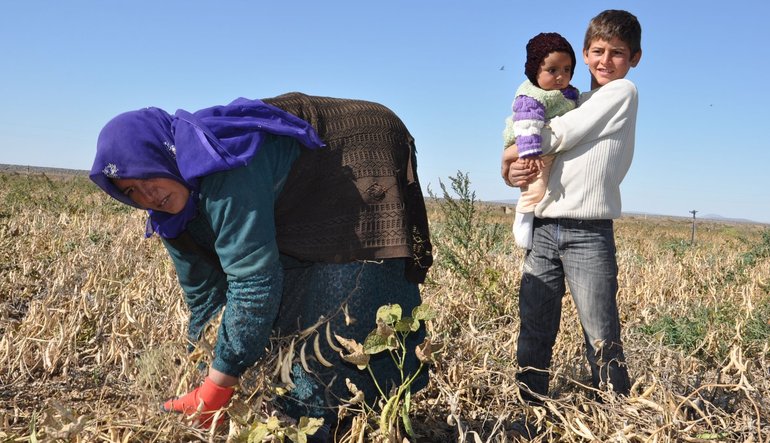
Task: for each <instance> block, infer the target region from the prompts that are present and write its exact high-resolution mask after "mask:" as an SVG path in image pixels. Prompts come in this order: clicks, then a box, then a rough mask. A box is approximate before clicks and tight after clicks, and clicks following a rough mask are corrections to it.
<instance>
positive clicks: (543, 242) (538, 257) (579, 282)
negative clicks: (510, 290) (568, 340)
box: [516, 218, 630, 399]
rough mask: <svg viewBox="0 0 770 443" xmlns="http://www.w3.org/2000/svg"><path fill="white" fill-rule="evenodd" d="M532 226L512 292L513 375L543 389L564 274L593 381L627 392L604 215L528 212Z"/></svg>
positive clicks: (609, 229) (611, 241)
mask: <svg viewBox="0 0 770 443" xmlns="http://www.w3.org/2000/svg"><path fill="white" fill-rule="evenodd" d="M534 227H535V230H534V236H533V244H532V249H531V250H529V251H527V255H526V258H525V259H524V267H523V274H522V278H521V289H520V292H519V315H520V318H521V330H520V332H519V340H518V349H517V352H516V356H517V359H518V362H519V367H520V368H521V372H520V373H519V374H518V375H517V377H518V379H519V381H521V382H522V383H524V384H525V385H527V387H528V388H529V389H530V390H531V391H533V392H535V393H537V394H540V395H547V394H548V381H549V372H548V368H549V367H550V366H551V357H552V355H553V346H554V343H555V342H556V335H557V334H558V332H559V322H560V320H561V307H562V297H564V295H565V292H566V286H565V281H566V284H568V285H569V289H570V292H571V293H572V298H573V299H574V301H575V306H576V307H577V313H578V317H579V318H580V324H581V325H582V326H583V336H584V338H585V343H586V356H587V358H588V362H589V364H590V366H591V375H592V382H593V385H594V387H596V388H604V389H607V388H611V389H612V390H613V391H615V392H617V393H620V394H625V395H627V394H628V392H629V389H630V381H629V378H628V370H627V369H626V365H625V357H624V355H623V346H622V343H621V340H620V319H619V318H618V307H617V300H616V295H617V291H618V279H617V275H618V265H617V261H616V259H615V236H614V232H613V225H612V220H574V219H540V218H535V223H534ZM609 385H611V386H609ZM525 398H527V399H533V398H532V397H531V396H526V395H525Z"/></svg>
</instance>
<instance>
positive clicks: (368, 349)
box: [364, 331, 398, 355]
mask: <svg viewBox="0 0 770 443" xmlns="http://www.w3.org/2000/svg"><path fill="white" fill-rule="evenodd" d="M390 349H398V340H396V337H395V336H393V335H391V336H389V337H383V336H381V335H379V334H377V332H376V331H375V332H370V333H369V335H367V336H366V339H365V340H364V352H365V353H367V354H370V355H372V354H379V353H380V352H382V351H387V350H390Z"/></svg>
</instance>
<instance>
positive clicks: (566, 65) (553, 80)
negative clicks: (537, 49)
mask: <svg viewBox="0 0 770 443" xmlns="http://www.w3.org/2000/svg"><path fill="white" fill-rule="evenodd" d="M573 68H574V66H572V57H571V56H570V55H569V54H567V53H566V52H552V53H550V54H548V55H547V56H546V57H545V58H544V59H543V63H540V67H539V68H538V70H537V85H538V86H539V87H540V88H541V89H545V90H546V91H551V90H554V89H564V88H566V87H567V86H568V85H569V82H570V80H572V70H573Z"/></svg>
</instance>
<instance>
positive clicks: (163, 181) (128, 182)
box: [112, 177, 190, 214]
mask: <svg viewBox="0 0 770 443" xmlns="http://www.w3.org/2000/svg"><path fill="white" fill-rule="evenodd" d="M112 182H113V183H114V184H115V186H117V188H118V189H120V192H122V193H123V194H125V195H126V196H128V198H130V199H131V200H133V202H134V203H136V204H137V205H139V206H141V207H142V208H144V209H152V210H153V211H161V212H167V213H169V214H178V213H179V212H180V211H181V210H182V209H184V207H185V205H186V204H187V200H188V199H189V198H190V190H189V189H187V187H186V186H185V185H183V184H181V183H179V182H178V181H176V180H172V179H170V178H165V177H155V178H142V179H140V178H116V179H113V180H112Z"/></svg>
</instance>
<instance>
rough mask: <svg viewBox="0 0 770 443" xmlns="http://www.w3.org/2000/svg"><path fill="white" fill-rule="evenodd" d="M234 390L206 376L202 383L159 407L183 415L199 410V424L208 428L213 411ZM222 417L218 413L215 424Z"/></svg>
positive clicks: (221, 405)
mask: <svg viewBox="0 0 770 443" xmlns="http://www.w3.org/2000/svg"><path fill="white" fill-rule="evenodd" d="M234 391H235V389H233V388H232V387H224V386H219V385H218V384H216V383H214V382H213V381H212V380H211V379H210V378H209V377H206V379H205V380H203V384H202V385H200V386H199V387H197V388H195V389H193V390H192V391H191V392H189V393H187V394H185V395H183V396H182V397H179V398H176V399H172V400H168V401H167V402H165V403H163V406H161V409H163V411H165V412H181V413H182V414H185V415H194V414H196V413H198V411H200V413H201V415H200V418H199V426H200V427H201V428H203V429H208V428H209V427H210V426H211V422H212V420H213V419H214V413H215V412H216V411H218V410H220V409H222V407H224V406H225V405H226V404H227V403H228V402H229V401H230V397H232V396H233V392H234ZM224 418H225V416H224V414H222V415H220V417H219V420H217V423H216V425H219V424H220V423H221V422H222V421H223V420H224Z"/></svg>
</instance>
